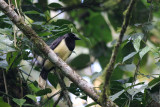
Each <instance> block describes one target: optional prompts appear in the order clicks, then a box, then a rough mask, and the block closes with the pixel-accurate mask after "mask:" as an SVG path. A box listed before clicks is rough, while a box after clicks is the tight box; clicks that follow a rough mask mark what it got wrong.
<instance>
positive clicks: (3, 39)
mask: <svg viewBox="0 0 160 107" xmlns="http://www.w3.org/2000/svg"><path fill="white" fill-rule="evenodd" d="M12 47H13V41H11V40H10V39H9V38H8V36H7V35H0V51H1V50H2V51H5V52H12V51H15V49H14V48H12Z"/></svg>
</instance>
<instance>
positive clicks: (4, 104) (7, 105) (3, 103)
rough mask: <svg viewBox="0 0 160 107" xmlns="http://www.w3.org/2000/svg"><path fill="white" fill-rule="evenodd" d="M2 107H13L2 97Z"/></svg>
mask: <svg viewBox="0 0 160 107" xmlns="http://www.w3.org/2000/svg"><path fill="white" fill-rule="evenodd" d="M0 107H11V106H10V105H9V104H8V103H6V102H4V101H3V98H2V97H0Z"/></svg>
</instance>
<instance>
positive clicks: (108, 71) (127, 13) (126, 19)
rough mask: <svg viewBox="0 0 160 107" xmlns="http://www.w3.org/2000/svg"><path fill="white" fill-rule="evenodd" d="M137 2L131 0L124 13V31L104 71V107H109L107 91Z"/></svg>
mask: <svg viewBox="0 0 160 107" xmlns="http://www.w3.org/2000/svg"><path fill="white" fill-rule="evenodd" d="M136 1H137V0H131V1H130V3H129V6H128V8H127V9H126V11H125V12H124V13H125V17H124V21H123V24H122V30H121V32H120V35H119V38H118V41H117V44H116V46H115V47H114V50H113V53H112V57H111V59H110V62H109V64H108V65H107V66H106V68H105V70H104V71H106V74H105V80H104V85H103V92H102V96H101V97H102V106H103V107H106V106H107V103H106V101H107V95H106V90H107V89H109V88H108V86H109V80H110V78H111V75H112V72H113V69H114V65H115V61H116V57H117V53H118V50H119V47H120V45H121V43H122V38H123V36H124V33H125V32H126V29H127V26H128V24H129V21H130V17H131V13H132V10H133V7H134V5H135V3H136Z"/></svg>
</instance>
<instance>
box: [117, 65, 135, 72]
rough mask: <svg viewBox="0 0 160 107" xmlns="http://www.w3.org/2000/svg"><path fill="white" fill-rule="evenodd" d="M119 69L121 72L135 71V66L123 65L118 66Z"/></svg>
mask: <svg viewBox="0 0 160 107" xmlns="http://www.w3.org/2000/svg"><path fill="white" fill-rule="evenodd" d="M119 68H120V69H121V70H123V71H135V70H136V65H135V64H124V65H119Z"/></svg>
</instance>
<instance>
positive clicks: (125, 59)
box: [122, 52, 137, 63]
mask: <svg viewBox="0 0 160 107" xmlns="http://www.w3.org/2000/svg"><path fill="white" fill-rule="evenodd" d="M136 54H137V52H132V53H130V54H129V55H127V56H125V57H124V58H123V61H122V62H123V63H124V62H125V61H127V60H128V59H130V58H132V57H133V56H134V55H136Z"/></svg>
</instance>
